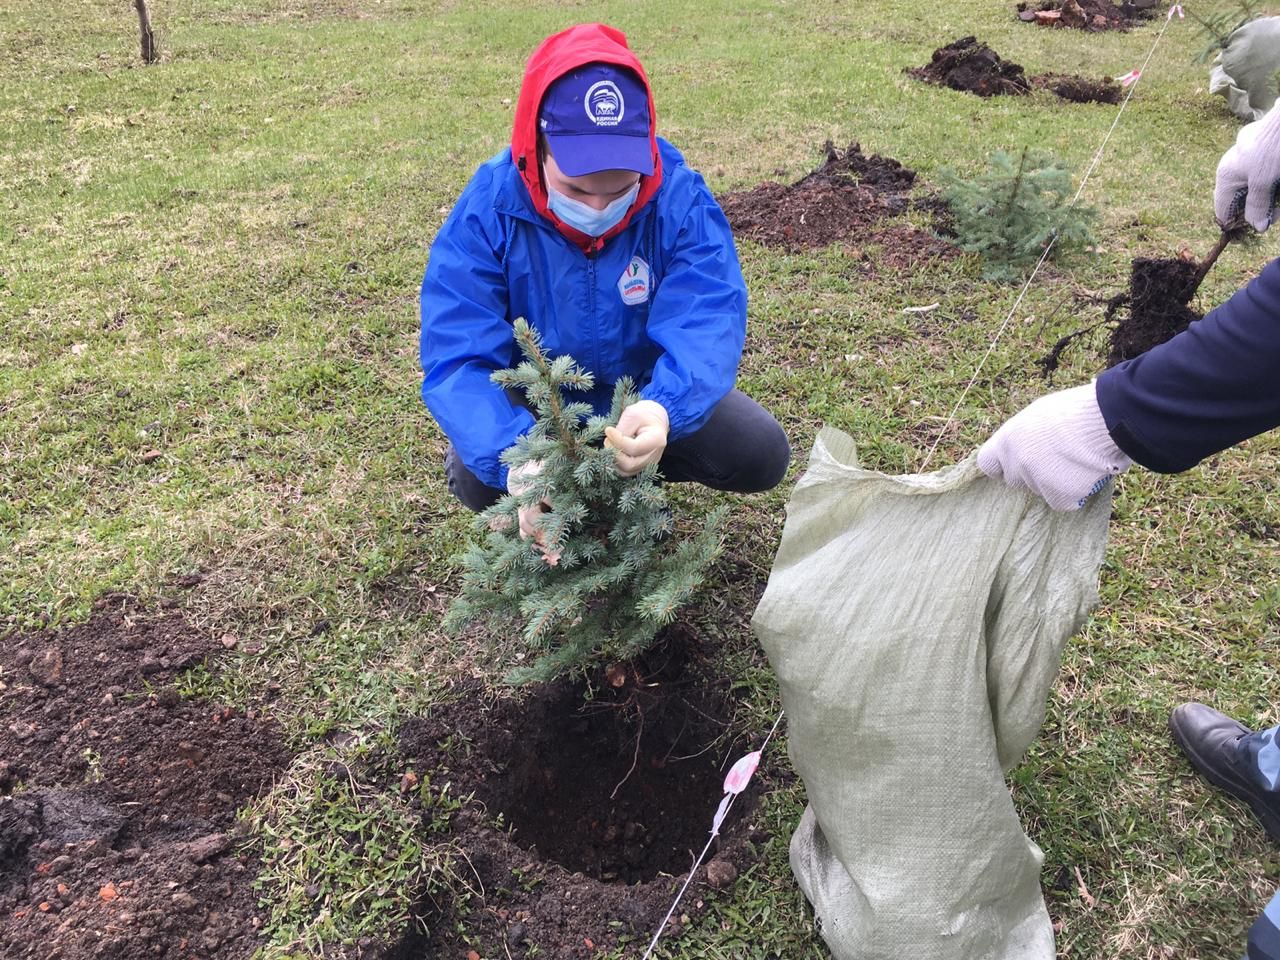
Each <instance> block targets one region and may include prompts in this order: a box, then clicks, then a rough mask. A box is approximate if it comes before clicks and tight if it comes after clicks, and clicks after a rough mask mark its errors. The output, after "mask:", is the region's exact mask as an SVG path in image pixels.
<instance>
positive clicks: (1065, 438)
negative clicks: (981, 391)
mask: <svg viewBox="0 0 1280 960" xmlns="http://www.w3.org/2000/svg"><path fill="white" fill-rule="evenodd" d="M1132 463H1133V461H1132V460H1130V459H1129V458H1128V457H1127V456H1125V454H1124V453H1123V452H1122V451H1121V449H1120V448H1119V447H1117V446H1116V444H1115V441H1114V440H1112V439H1111V434H1110V433H1108V432H1107V424H1106V422H1105V421H1104V420H1103V419H1102V411H1101V410H1099V409H1098V397H1097V392H1096V389H1095V387H1094V385H1093V384H1092V383H1086V384H1084V385H1082V386H1079V387H1072V388H1071V389H1069V390H1060V391H1058V392H1057V393H1051V394H1048V395H1047V396H1044V397H1041V398H1040V399H1039V400H1036V401H1035V402H1033V403H1031V404H1030V405H1028V406H1027V407H1026V408H1024V409H1023V410H1022V411H1021V412H1019V413H1017V414H1015V415H1014V416H1013V417H1011V418H1010V419H1009V420H1008V421H1006V422H1005V423H1004V425H1003V426H1001V427H1000V429H999V430H997V431H996V432H995V434H994V435H993V436H992V437H991V439H990V440H988V441H987V442H986V443H984V444H983V445H982V448H981V449H980V450H979V451H978V466H979V467H980V468H981V469H982V472H983V473H985V474H986V475H987V476H989V477H994V478H996V479H1002V480H1004V482H1005V483H1006V484H1008V485H1009V486H1011V487H1026V488H1027V489H1028V490H1030V491H1031V492H1032V493H1035V494H1038V495H1039V496H1041V497H1043V498H1044V500H1045V502H1046V503H1048V504H1049V506H1050V507H1052V508H1053V509H1054V510H1078V509H1079V508H1080V507H1083V506H1084V504H1085V501H1086V500H1088V499H1089V498H1090V497H1091V496H1093V495H1094V494H1095V493H1097V492H1098V491H1099V490H1101V489H1102V488H1103V487H1104V486H1106V483H1107V481H1108V480H1110V479H1111V478H1112V477H1114V476H1116V475H1117V474H1120V473H1123V472H1124V471H1125V470H1127V469H1128V468H1129V466H1130V465H1131V464H1132Z"/></svg>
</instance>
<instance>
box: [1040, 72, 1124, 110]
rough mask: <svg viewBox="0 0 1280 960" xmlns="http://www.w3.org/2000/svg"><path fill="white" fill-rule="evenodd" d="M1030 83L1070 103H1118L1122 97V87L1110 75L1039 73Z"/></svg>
mask: <svg viewBox="0 0 1280 960" xmlns="http://www.w3.org/2000/svg"><path fill="white" fill-rule="evenodd" d="M1031 83H1032V85H1033V86H1035V87H1036V88H1037V89H1042V90H1048V91H1050V92H1052V93H1054V94H1056V95H1057V96H1059V97H1061V98H1062V99H1063V100H1070V101H1071V102H1072V103H1119V102H1120V100H1121V98H1123V97H1124V87H1122V86H1120V84H1118V83H1116V82H1115V81H1114V80H1112V79H1111V78H1110V77H1099V78H1098V79H1097V80H1091V79H1089V78H1088V77H1081V76H1077V75H1075V74H1068V73H1041V74H1037V75H1036V76H1034V77H1032V78H1031Z"/></svg>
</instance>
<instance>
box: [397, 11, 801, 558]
mask: <svg viewBox="0 0 1280 960" xmlns="http://www.w3.org/2000/svg"><path fill="white" fill-rule="evenodd" d="M655 129H656V127H655V116H654V110H653V98H652V94H651V91H650V89H649V81H648V78H647V77H646V75H645V72H644V69H643V67H642V66H641V65H640V61H639V60H638V59H637V58H636V57H635V55H634V54H633V53H632V52H631V51H630V49H628V47H627V45H626V38H625V37H624V36H623V35H622V33H620V32H619V31H617V30H614V29H612V28H610V27H606V26H604V25H602V24H584V25H580V26H576V27H571V28H570V29H568V30H565V31H563V32H561V33H557V34H555V35H553V36H551V37H549V38H547V39H546V40H545V41H543V43H542V44H541V45H540V46H539V47H538V49H537V50H536V51H534V53H533V55H532V56H531V57H530V59H529V63H528V65H527V67H526V71H525V77H524V82H523V85H522V87H521V91H520V98H519V102H518V104H517V106H516V114H515V126H514V131H513V133H512V138H511V146H510V148H509V149H503V150H502V151H501V152H500V153H499V154H498V155H497V156H495V157H493V158H492V159H491V160H489V161H488V162H486V163H485V164H483V165H482V166H481V167H480V169H479V170H478V171H477V172H476V173H475V175H474V176H473V177H472V179H471V182H470V183H469V184H468V186H467V187H466V189H465V190H464V191H463V193H462V195H461V197H459V199H458V202H457V203H456V204H455V206H454V208H453V211H452V212H451V213H450V215H449V217H448V219H447V220H446V221H445V223H444V226H443V227H441V229H440V232H439V234H438V235H437V236H436V239H435V241H434V243H433V244H432V247H431V254H430V259H429V262H428V264H427V270H426V276H425V278H424V280H423V284H422V296H421V311H422V334H421V344H420V346H421V358H422V368H423V373H424V376H423V384H422V397H423V400H424V401H425V403H426V405H427V407H428V409H430V411H431V413H432V415H433V416H434V417H435V418H436V420H437V422H438V423H439V424H440V426H441V428H442V429H443V430H444V432H445V434H446V436H448V438H449V440H450V447H449V451H448V455H447V457H446V461H445V473H446V476H447V479H448V483H449V490H450V491H451V492H452V493H453V494H454V495H455V496H456V497H457V498H458V499H459V500H460V501H462V503H463V504H464V505H466V506H467V507H468V508H470V509H472V510H477V511H478V510H483V509H484V508H485V507H488V506H490V505H491V504H493V503H495V502H496V501H497V500H498V498H499V497H501V496H502V495H503V493H505V492H507V491H508V490H512V492H518V490H519V489H520V484H521V483H522V482H524V483H527V482H528V481H527V468H526V470H525V471H523V473H525V474H526V476H524V477H521V476H514V477H511V476H508V471H507V467H506V465H505V464H503V463H502V462H501V461H500V459H499V457H500V455H501V453H502V451H503V450H505V449H507V448H508V447H510V446H511V445H512V444H513V443H515V441H516V440H517V439H518V438H519V437H520V436H522V435H523V434H524V433H526V432H527V431H528V430H529V429H530V427H532V425H533V422H534V417H533V414H532V413H531V412H530V411H529V409H528V408H527V407H526V406H525V405H524V404H523V403H522V398H520V397H518V396H512V395H511V394H509V393H507V392H505V391H503V390H501V389H500V388H498V387H497V386H495V385H494V384H493V383H492V382H491V381H490V379H489V377H490V375H491V374H492V373H493V372H494V371H495V370H500V369H503V368H506V367H509V366H512V365H513V363H514V362H515V361H517V359H518V357H519V351H518V349H517V347H516V344H515V341H514V339H513V335H512V323H513V322H514V320H515V319H516V318H517V317H524V318H526V319H527V320H528V322H529V323H530V325H531V326H533V327H534V329H536V330H537V331H538V333H539V335H540V336H541V337H542V341H543V344H544V346H545V348H546V349H547V351H548V353H549V354H551V355H552V356H561V355H565V354H568V355H571V356H572V357H573V358H574V359H575V360H577V361H578V363H579V364H580V365H581V366H582V367H584V368H585V369H587V370H590V371H591V373H592V374H593V376H594V377H595V382H596V385H595V388H594V389H593V390H592V391H590V392H588V393H587V394H586V395H585V396H584V395H575V397H574V398H573V399H575V400H577V399H582V400H585V401H586V402H588V403H590V404H591V406H592V407H593V408H594V409H595V410H596V411H597V412H598V413H606V412H607V411H608V409H609V406H610V401H611V399H612V395H613V388H614V385H615V384H616V383H617V381H618V380H620V379H621V378H622V377H624V376H625V377H630V378H631V379H632V380H633V381H634V382H635V383H636V384H637V386H638V387H639V397H640V399H638V400H637V401H636V402H634V403H632V404H631V405H630V406H628V407H627V408H626V409H624V410H623V412H622V416H621V418H620V420H619V422H618V425H617V427H616V428H611V429H610V430H609V433H608V440H607V443H608V444H609V445H610V446H612V447H613V448H614V449H615V450H616V453H617V464H618V470H619V472H621V473H623V474H625V475H633V474H635V473H638V472H639V471H640V470H642V469H644V467H645V466H647V465H648V464H650V463H655V462H659V461H660V471H661V474H662V476H663V477H664V479H666V480H667V481H671V482H680V481H694V482H697V483H702V484H705V485H707V486H709V487H713V488H715V489H717V490H728V491H734V492H738V493H752V492H757V491H761V490H767V489H769V488H771V487H773V486H775V485H777V484H778V483H779V482H780V481H781V480H782V477H783V475H784V474H785V473H786V469H787V465H788V462H789V459H790V447H789V445H788V443H787V438H786V435H785V434H784V433H783V431H782V428H781V427H780V426H779V425H778V423H777V421H776V420H775V419H774V418H773V417H772V416H771V415H770V414H769V413H768V412H767V411H765V410H764V409H763V408H762V407H761V406H760V405H759V404H757V403H756V402H755V401H754V400H752V399H751V398H749V397H748V396H746V395H745V394H743V393H742V392H741V391H738V390H735V389H734V388H733V384H734V381H735V379H736V377H737V370H738V363H739V361H740V359H741V356H742V348H743V341H744V339H745V334H746V316H747V290H746V283H745V281H744V280H743V278H742V272H741V269H740V267H739V264H738V256H737V251H736V250H735V248H734V244H733V237H732V234H731V232H730V229H729V224H728V222H727V221H726V220H725V217H724V214H723V213H722V211H721V210H720V208H719V206H718V205H717V204H716V201H715V199H714V197H712V195H711V191H710V190H709V189H708V188H707V186H706V184H705V183H704V182H703V180H702V177H701V176H699V175H698V174H697V173H696V172H695V171H694V170H692V169H691V168H690V167H688V166H686V164H685V162H684V158H683V157H682V156H681V154H680V153H679V152H678V151H677V150H676V149H675V148H674V147H673V146H671V144H669V143H667V142H666V141H665V140H662V139H661V138H659V137H658V136H657V135H656V133H655ZM523 519H524V518H522V520H523ZM521 528H522V534H524V533H525V524H524V523H522V524H521Z"/></svg>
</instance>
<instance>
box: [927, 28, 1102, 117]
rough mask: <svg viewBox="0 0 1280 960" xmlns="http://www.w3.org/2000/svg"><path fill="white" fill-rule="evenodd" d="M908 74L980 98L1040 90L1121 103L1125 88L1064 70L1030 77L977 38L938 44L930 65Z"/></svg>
mask: <svg viewBox="0 0 1280 960" xmlns="http://www.w3.org/2000/svg"><path fill="white" fill-rule="evenodd" d="M907 73H909V74H910V75H911V76H913V77H915V78H916V79H918V80H923V81H925V82H926V83H932V84H934V85H936V86H940V87H948V88H949V89H951V90H959V91H961V92H963V93H973V94H976V95H978V96H979V97H998V96H1017V97H1020V96H1025V95H1026V94H1028V93H1030V92H1031V91H1032V90H1033V89H1037V90H1048V91H1050V92H1052V93H1054V94H1056V95H1057V96H1058V97H1060V98H1061V99H1063V100H1069V101H1071V102H1072V103H1119V102H1120V99H1121V97H1122V96H1123V95H1124V89H1123V88H1122V87H1121V86H1120V85H1119V84H1118V83H1116V82H1115V81H1114V80H1112V79H1111V78H1109V77H1101V78H1099V79H1097V80H1091V79H1089V78H1088V77H1081V76H1077V75H1075V74H1063V73H1041V74H1037V75H1036V76H1033V77H1028V76H1027V74H1026V71H1025V70H1024V69H1023V68H1022V66H1021V65H1020V64H1017V63H1013V62H1012V61H1010V60H1005V59H1002V58H1001V56H1000V55H999V54H998V53H996V52H995V51H994V50H992V49H991V48H990V47H988V46H987V45H986V44H985V43H982V42H981V41H980V40H978V38H977V37H961V38H960V39H959V40H956V41H954V42H952V43H949V44H947V45H946V46H945V47H939V48H938V49H937V50H935V51H933V58H932V59H931V60H930V61H929V63H928V64H926V65H925V66H923V67H915V68H913V69H910V70H908V71H907Z"/></svg>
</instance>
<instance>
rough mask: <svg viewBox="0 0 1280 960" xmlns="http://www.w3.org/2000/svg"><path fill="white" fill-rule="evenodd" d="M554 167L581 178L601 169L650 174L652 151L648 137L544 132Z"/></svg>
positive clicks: (651, 169)
mask: <svg viewBox="0 0 1280 960" xmlns="http://www.w3.org/2000/svg"><path fill="white" fill-rule="evenodd" d="M543 135H544V136H545V137H546V139H547V146H549V147H550V148H551V155H552V156H553V157H555V158H556V166H557V167H559V168H560V170H561V172H562V173H564V174H565V175H566V176H569V177H582V176H586V175H587V174H589V173H599V172H600V171H601V170H633V171H635V172H636V173H639V174H643V175H644V176H646V177H647V176H651V175H652V174H653V152H652V150H651V148H650V145H649V138H648V137H647V136H644V137H626V136H621V135H619V134H616V133H585V134H551V133H546V132H545V131H544V133H543Z"/></svg>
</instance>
